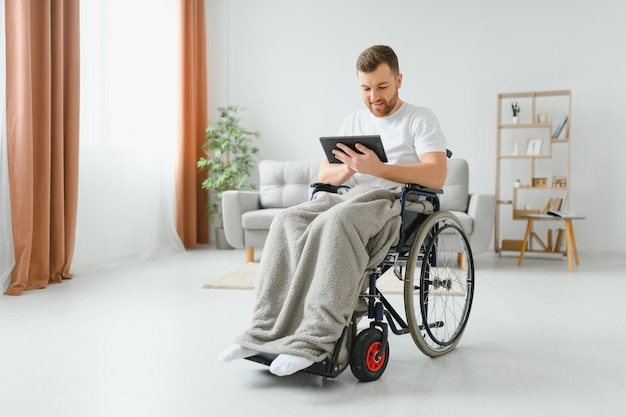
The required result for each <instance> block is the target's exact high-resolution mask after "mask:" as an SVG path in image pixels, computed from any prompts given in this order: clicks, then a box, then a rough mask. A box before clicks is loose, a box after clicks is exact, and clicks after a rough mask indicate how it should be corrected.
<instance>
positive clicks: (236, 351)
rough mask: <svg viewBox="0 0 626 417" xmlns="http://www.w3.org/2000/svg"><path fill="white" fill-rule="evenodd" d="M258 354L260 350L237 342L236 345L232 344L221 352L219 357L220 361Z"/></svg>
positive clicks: (229, 360)
mask: <svg viewBox="0 0 626 417" xmlns="http://www.w3.org/2000/svg"><path fill="white" fill-rule="evenodd" d="M258 354H259V352H258V351H256V350H253V349H249V348H246V347H243V346H241V345H240V344H238V343H235V344H234V345H230V346H228V347H227V348H226V349H224V350H223V351H222V353H220V354H219V356H218V357H217V359H218V360H219V361H220V362H231V361H234V360H235V359H243V358H247V357H249V356H254V355H258Z"/></svg>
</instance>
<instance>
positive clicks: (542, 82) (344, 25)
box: [207, 0, 626, 253]
mask: <svg viewBox="0 0 626 417" xmlns="http://www.w3.org/2000/svg"><path fill="white" fill-rule="evenodd" d="M625 16H626V2H616V1H614V0H596V1H594V2H589V1H585V0H547V1H546V0H526V1H508V0H504V1H503V0H475V1H471V2H469V1H465V0H447V1H438V2H437V1H431V0H391V1H385V2H381V1H377V0H342V1H336V0H309V1H293V0H263V1H258V0H230V1H228V0H211V1H208V2H207V39H208V58H207V59H208V65H209V97H210V99H209V106H210V111H211V114H210V118H212V117H213V115H214V114H215V108H216V107H217V106H220V105H225V104H238V105H242V106H245V107H247V109H248V112H247V113H246V117H245V123H246V125H247V127H249V128H251V129H254V130H259V131H260V132H261V133H262V137H261V139H260V147H261V153H262V157H263V158H265V159H292V160H319V159H320V158H321V157H322V153H321V148H320V146H319V143H318V137H319V136H321V135H328V134H334V133H336V131H337V130H338V128H339V125H340V123H341V122H342V120H343V119H344V117H346V116H347V114H348V113H349V112H351V111H352V110H354V109H359V108H362V107H363V104H362V103H361V101H360V96H359V91H358V85H357V82H356V74H355V68H354V67H355V60H356V57H357V55H358V54H359V53H360V52H361V51H362V50H363V49H365V48H366V47H368V46H370V45H372V44H388V45H390V46H392V47H393V48H394V49H395V51H396V52H397V54H398V56H399V59H400V69H401V72H402V73H403V74H404V83H403V86H402V89H401V90H400V97H401V98H402V99H403V100H405V101H408V102H411V103H413V104H417V105H424V106H427V107H430V108H432V109H433V110H434V111H435V113H436V114H437V115H438V117H439V119H440V122H441V124H442V126H443V129H444V131H445V133H446V136H447V138H448V142H449V147H450V148H451V149H452V150H453V151H454V153H455V156H458V157H461V158H465V159H467V160H468V161H469V163H470V167H471V178H470V189H471V190H472V191H474V192H488V193H494V192H495V179H494V175H495V133H496V129H495V125H496V95H497V93H499V92H515V91H533V90H557V89H571V90H572V120H571V122H572V123H571V129H572V135H571V136H572V158H571V164H572V172H571V174H572V175H571V185H572V190H571V195H570V201H571V204H570V209H571V210H572V211H575V212H576V213H579V214H582V215H586V216H587V220H585V221H579V222H577V224H576V235H577V242H578V247H579V250H580V251H588V252H619V253H626V237H625V236H626V224H625V223H626V217H625V216H623V215H622V213H623V207H625V206H626V197H625V196H624V193H622V192H621V190H622V188H623V187H622V186H621V184H622V182H623V181H624V178H625V177H626V175H625V174H626V168H625V167H626V164H625V163H624V158H625V155H626V152H625V151H626V145H625V144H624V142H625V140H624V138H623V135H622V134H621V132H622V129H621V124H622V119H621V118H622V117H624V115H626V104H625V101H624V100H625V99H626V82H625V81H624V79H623V77H624V74H626V59H625V57H626V55H625V54H624V53H623V46H624V45H626V30H624V28H623V19H624V17H625Z"/></svg>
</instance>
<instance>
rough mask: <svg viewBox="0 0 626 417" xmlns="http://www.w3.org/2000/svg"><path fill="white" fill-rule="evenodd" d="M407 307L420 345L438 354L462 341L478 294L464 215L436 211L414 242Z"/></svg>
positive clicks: (408, 268)
mask: <svg viewBox="0 0 626 417" xmlns="http://www.w3.org/2000/svg"><path fill="white" fill-rule="evenodd" d="M404 284H405V286H404V306H405V311H406V315H407V322H408V325H409V331H410V333H411V336H412V337H413V340H414V341H415V344H416V345H417V347H418V348H419V349H420V350H421V351H422V352H423V353H424V354H426V355H428V356H430V357H436V356H441V355H444V354H446V353H448V352H450V351H451V350H453V349H454V348H455V347H456V345H457V344H458V343H459V340H460V339H461V336H462V334H463V331H464V330H465V326H466V324H467V320H468V318H469V314H470V310H471V307H472V299H473V297H474V260H473V258H472V251H471V248H470V245H469V241H468V239H467V236H466V235H465V232H464V231H463V227H462V225H461V223H460V221H459V220H458V218H457V217H456V216H455V215H454V214H452V213H450V212H448V211H438V212H435V213H433V214H432V215H430V216H429V217H428V218H427V219H426V220H425V221H424V223H423V224H422V225H421V226H420V228H419V230H418V232H417V234H416V237H415V240H414V241H413V244H412V245H411V250H410V252H409V258H408V260H407V266H406V269H405V283H404Z"/></svg>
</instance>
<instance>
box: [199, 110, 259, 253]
mask: <svg viewBox="0 0 626 417" xmlns="http://www.w3.org/2000/svg"><path fill="white" fill-rule="evenodd" d="M241 110H242V109H241V108H239V107H238V106H226V107H219V108H218V112H219V119H218V120H217V122H214V123H211V124H210V125H209V127H208V128H207V129H206V134H205V137H204V140H205V142H204V145H203V150H204V152H205V153H206V157H201V158H200V159H199V160H198V162H197V164H196V165H197V167H198V169H199V170H208V171H209V175H208V176H207V178H205V179H204V180H203V181H202V188H203V189H205V190H213V191H214V192H215V194H214V195H212V196H211V197H210V200H211V201H210V202H209V205H208V211H209V216H210V217H211V218H215V217H217V218H219V220H220V222H219V226H218V227H216V228H215V235H216V242H217V247H218V249H229V248H231V246H230V245H229V244H228V242H227V241H226V238H225V236H224V225H223V219H222V193H223V192H224V191H227V190H239V189H245V188H251V189H254V188H255V186H254V184H250V183H249V181H248V180H249V178H250V173H251V171H252V169H253V168H254V162H255V157H256V156H257V155H258V154H259V149H258V148H257V147H256V146H253V144H252V140H253V139H255V138H258V137H259V132H253V131H250V130H246V129H244V128H243V127H242V126H241V123H240V119H239V116H238V114H239V112H240V111H241Z"/></svg>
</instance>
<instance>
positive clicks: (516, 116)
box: [511, 101, 521, 125]
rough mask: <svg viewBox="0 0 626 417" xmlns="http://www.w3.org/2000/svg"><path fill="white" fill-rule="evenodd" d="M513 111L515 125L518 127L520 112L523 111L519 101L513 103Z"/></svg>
mask: <svg viewBox="0 0 626 417" xmlns="http://www.w3.org/2000/svg"><path fill="white" fill-rule="evenodd" d="M511 109H512V110H513V124H514V125H516V124H518V123H519V112H520V111H521V109H520V107H519V106H518V105H517V101H515V102H513V103H511Z"/></svg>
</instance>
